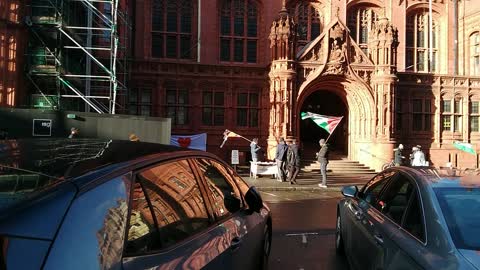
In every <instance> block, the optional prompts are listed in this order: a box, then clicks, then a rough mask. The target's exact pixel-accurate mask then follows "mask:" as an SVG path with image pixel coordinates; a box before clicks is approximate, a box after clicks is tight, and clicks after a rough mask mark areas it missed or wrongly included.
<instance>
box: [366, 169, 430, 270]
mask: <svg viewBox="0 0 480 270" xmlns="http://www.w3.org/2000/svg"><path fill="white" fill-rule="evenodd" d="M416 196H417V189H416V185H415V183H414V181H413V180H412V179H410V178H409V177H407V176H406V175H405V174H404V173H398V174H397V175H395V177H393V178H392V180H391V181H390V182H389V183H388V185H387V186H386V188H385V189H384V190H383V192H382V193H381V195H380V197H379V198H378V200H377V203H376V204H375V208H372V209H371V210H370V211H369V214H368V215H367V216H366V218H367V219H368V223H369V224H370V231H371V237H372V238H373V239H375V241H376V243H377V245H378V251H379V252H378V253H377V254H376V256H375V257H374V259H373V260H372V262H371V264H370V265H369V266H368V267H369V268H368V269H412V270H414V269H419V268H418V265H416V264H415V262H413V261H412V260H411V259H410V258H409V257H408V256H405V255H406V254H405V253H404V252H403V251H402V250H401V248H400V246H399V243H398V240H399V239H401V238H400V237H398V233H399V231H400V230H401V226H402V224H405V226H407V227H408V229H409V230H411V231H412V232H414V231H415V234H417V235H419V236H420V237H421V235H422V232H417V231H416V230H418V229H419V228H418V224H410V221H408V222H409V223H404V221H405V220H406V218H408V219H411V218H418V216H413V217H410V216H408V215H406V214H408V211H407V208H408V206H409V205H410V204H412V203H414V202H415V201H414V198H416ZM410 214H413V212H410ZM399 258H402V259H399ZM407 266H408V267H407ZM399 267H400V268H399ZM405 267H406V268H405Z"/></svg>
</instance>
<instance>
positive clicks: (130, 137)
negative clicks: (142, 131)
mask: <svg viewBox="0 0 480 270" xmlns="http://www.w3.org/2000/svg"><path fill="white" fill-rule="evenodd" d="M128 139H129V140H130V141H131V142H139V141H140V138H138V136H137V135H135V133H132V134H130V136H128Z"/></svg>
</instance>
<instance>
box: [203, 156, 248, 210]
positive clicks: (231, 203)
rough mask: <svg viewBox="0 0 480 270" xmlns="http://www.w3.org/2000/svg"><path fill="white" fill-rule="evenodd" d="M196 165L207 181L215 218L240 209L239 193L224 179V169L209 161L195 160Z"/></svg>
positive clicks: (229, 181) (227, 179)
mask: <svg viewBox="0 0 480 270" xmlns="http://www.w3.org/2000/svg"><path fill="white" fill-rule="evenodd" d="M197 164H198V166H199V168H200V170H201V172H202V173H203V176H204V177H205V180H206V181H207V185H208V188H209V190H210V192H211V196H212V198H213V203H214V208H215V209H214V211H215V214H216V216H217V217H224V216H226V215H228V214H229V213H234V212H236V211H238V210H239V209H240V208H241V207H242V205H241V204H242V202H241V197H240V192H239V190H238V189H237V187H236V186H235V184H233V183H232V182H231V180H230V178H229V177H226V176H225V175H227V170H226V168H225V167H224V166H223V165H221V164H220V163H218V162H215V161H213V160H209V159H197Z"/></svg>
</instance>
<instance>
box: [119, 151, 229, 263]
mask: <svg viewBox="0 0 480 270" xmlns="http://www.w3.org/2000/svg"><path fill="white" fill-rule="evenodd" d="M191 165H192V164H191V162H190V161H188V160H186V159H179V160H174V161H166V162H163V163H159V164H156V165H154V166H151V167H148V168H145V169H142V170H140V171H138V172H137V173H136V177H135V182H134V185H133V189H132V201H131V205H130V218H129V223H128V232H127V241H126V243H125V248H124V258H123V267H124V269H127V270H128V269H146V268H152V269H200V268H204V269H224V268H225V267H224V261H223V259H222V253H224V249H226V247H225V246H224V244H223V243H222V240H223V239H222V236H223V234H224V231H225V229H224V228H218V227H215V226H213V223H214V219H213V215H212V213H210V212H209V211H208V208H207V205H206V202H205V199H204V198H205V197H204V196H203V193H204V192H202V186H201V185H199V183H198V178H197V177H196V176H195V174H194V172H193V170H192V167H191Z"/></svg>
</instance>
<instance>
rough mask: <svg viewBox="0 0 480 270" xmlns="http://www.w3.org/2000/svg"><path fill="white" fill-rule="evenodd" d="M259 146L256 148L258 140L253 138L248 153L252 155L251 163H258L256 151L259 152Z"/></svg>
mask: <svg viewBox="0 0 480 270" xmlns="http://www.w3.org/2000/svg"><path fill="white" fill-rule="evenodd" d="M260 149H261V148H260V146H258V138H253V140H252V142H251V143H250V153H251V155H252V162H254V163H255V162H257V161H258V153H257V152H258V150H260Z"/></svg>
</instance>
